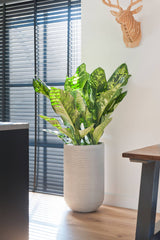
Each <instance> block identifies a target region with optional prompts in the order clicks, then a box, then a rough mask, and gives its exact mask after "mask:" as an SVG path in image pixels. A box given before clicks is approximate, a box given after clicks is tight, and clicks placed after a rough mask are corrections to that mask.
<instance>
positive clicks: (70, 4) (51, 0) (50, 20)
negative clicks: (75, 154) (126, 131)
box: [0, 0, 81, 194]
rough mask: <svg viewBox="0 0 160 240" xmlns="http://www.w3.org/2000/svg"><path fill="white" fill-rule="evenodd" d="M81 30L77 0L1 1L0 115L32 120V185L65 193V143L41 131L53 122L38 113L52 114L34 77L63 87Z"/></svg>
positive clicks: (77, 50)
mask: <svg viewBox="0 0 160 240" xmlns="http://www.w3.org/2000/svg"><path fill="white" fill-rule="evenodd" d="M80 35H81V2H80V0H77V1H76V0H48V1H47V0H37V1H22V2H21V1H18V2H14V3H6V4H3V5H0V112H1V115H0V121H12V122H29V124H30V130H29V131H30V132H29V135H30V147H29V152H30V190H33V188H34V187H35V189H34V190H35V191H40V192H47V193H53V194H63V143H62V142H61V140H59V139H58V138H57V137H55V136H54V135H49V134H47V133H45V132H44V131H43V129H46V128H47V129H52V126H50V125H49V124H48V123H46V122H45V121H44V120H42V119H40V118H39V117H38V115H39V114H42V115H47V116H51V117H54V116H56V115H55V114H54V113H53V110H52V109H51V106H50V102H49V101H48V100H47V99H46V98H45V97H43V96H42V95H38V94H35V93H34V90H33V87H32V78H33V77H34V75H35V74H36V75H37V76H38V77H39V78H41V79H42V80H43V81H45V82H47V84H48V85H50V86H57V87H61V88H63V85H64V81H65V78H66V75H72V74H74V72H75V70H76V67H77V66H78V65H79V64H80V58H81V56H80V52H81V49H80V46H81V43H80V42H81V36H80ZM56 117H58V116H56Z"/></svg>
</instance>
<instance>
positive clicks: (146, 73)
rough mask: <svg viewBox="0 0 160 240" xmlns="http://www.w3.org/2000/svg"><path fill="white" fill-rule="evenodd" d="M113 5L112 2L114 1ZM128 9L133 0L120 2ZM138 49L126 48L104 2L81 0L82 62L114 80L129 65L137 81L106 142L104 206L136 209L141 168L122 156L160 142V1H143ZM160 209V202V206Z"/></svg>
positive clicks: (115, 119) (133, 77)
mask: <svg viewBox="0 0 160 240" xmlns="http://www.w3.org/2000/svg"><path fill="white" fill-rule="evenodd" d="M112 1H113V0H112ZM120 2H121V3H122V4H123V5H122V6H126V4H127V3H129V0H120ZM143 5H144V7H143V10H142V12H141V13H140V14H138V15H137V16H136V18H137V19H138V20H140V21H141V22H142V41H141V44H140V46H139V47H137V48H133V49H129V48H126V47H125V45H124V42H123V39H122V32H121V29H120V25H119V24H118V23H117V22H116V21H115V18H114V17H113V16H112V15H111V14H110V12H109V9H108V8H107V6H105V5H104V4H103V3H102V0H82V62H85V63H86V64H87V70H88V71H89V72H91V71H92V70H94V69H95V68H96V67H99V66H101V67H103V68H104V69H105V71H106V74H107V76H108V77H109V76H110V75H111V74H112V73H113V71H114V70H115V69H116V68H117V67H118V66H119V65H120V64H121V63H123V62H126V63H127V65H128V68H129V72H130V73H131V74H132V77H131V78H130V79H129V84H128V86H127V89H128V95H127V97H126V98H125V99H124V100H123V102H122V103H121V104H120V105H119V106H118V108H117V109H116V111H115V113H114V115H113V120H112V122H111V123H110V125H109V126H108V127H107V128H106V130H105V134H104V136H103V138H102V140H103V141H104V142H105V144H106V157H105V164H106V166H105V194H106V195H105V203H106V204H110V205H116V206H122V207H126V208H137V204H138V194H139V184H140V171H141V164H138V163H130V162H129V160H128V159H126V158H122V157H121V155H122V152H124V151H127V150H132V149H136V148H140V147H144V146H147V145H153V144H157V143H160V1H159V0H154V1H149V0H143ZM158 205H160V204H158Z"/></svg>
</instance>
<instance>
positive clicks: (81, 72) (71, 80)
mask: <svg viewBox="0 0 160 240" xmlns="http://www.w3.org/2000/svg"><path fill="white" fill-rule="evenodd" d="M89 77H90V75H89V73H87V72H86V64H85V63H82V64H81V65H80V66H79V67H78V68H77V70H76V73H75V74H74V75H73V76H72V77H67V78H66V81H65V85H64V89H65V91H68V92H72V91H74V90H79V91H80V92H82V90H83V88H84V86H85V84H86V82H87V81H88V79H89Z"/></svg>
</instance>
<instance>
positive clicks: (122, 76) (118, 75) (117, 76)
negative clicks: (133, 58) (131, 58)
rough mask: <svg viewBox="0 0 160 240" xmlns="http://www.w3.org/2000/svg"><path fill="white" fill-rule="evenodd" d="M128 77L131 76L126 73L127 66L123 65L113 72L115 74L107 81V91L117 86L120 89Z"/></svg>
mask: <svg viewBox="0 0 160 240" xmlns="http://www.w3.org/2000/svg"><path fill="white" fill-rule="evenodd" d="M130 76H131V75H129V73H128V68H127V65H126V64H125V63H123V64H122V65H120V66H119V67H118V68H117V69H116V70H115V72H114V73H113V74H112V76H111V77H110V79H109V80H108V89H112V88H114V87H116V86H117V85H118V84H119V86H121V87H122V86H125V85H126V84H127V82H128V79H129V77H130Z"/></svg>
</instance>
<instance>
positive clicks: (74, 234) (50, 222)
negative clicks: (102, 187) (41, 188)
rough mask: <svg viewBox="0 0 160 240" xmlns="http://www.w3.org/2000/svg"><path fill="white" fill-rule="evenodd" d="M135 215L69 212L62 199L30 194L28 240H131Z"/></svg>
mask: <svg viewBox="0 0 160 240" xmlns="http://www.w3.org/2000/svg"><path fill="white" fill-rule="evenodd" d="M136 217H137V212H136V211H134V210H129V209H122V208H115V207H109V206H102V207H100V209H99V210H98V211H97V212H94V213H87V214H86V213H76V212H72V211H71V210H70V209H69V208H68V207H67V206H66V204H65V202H64V199H63V198H62V197H56V196H52V195H46V194H38V193H30V239H29V240H118V239H123V240H134V239H135V228H136Z"/></svg>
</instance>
